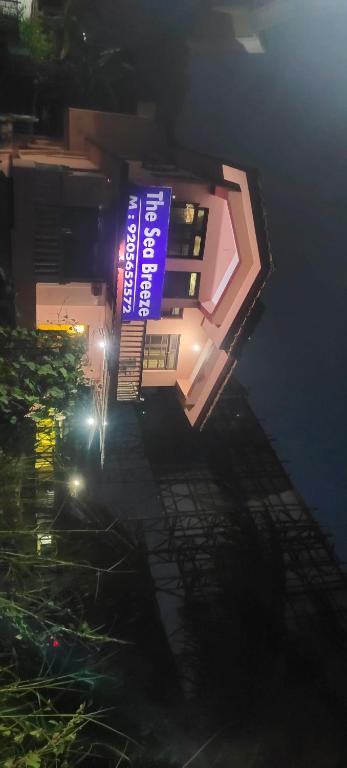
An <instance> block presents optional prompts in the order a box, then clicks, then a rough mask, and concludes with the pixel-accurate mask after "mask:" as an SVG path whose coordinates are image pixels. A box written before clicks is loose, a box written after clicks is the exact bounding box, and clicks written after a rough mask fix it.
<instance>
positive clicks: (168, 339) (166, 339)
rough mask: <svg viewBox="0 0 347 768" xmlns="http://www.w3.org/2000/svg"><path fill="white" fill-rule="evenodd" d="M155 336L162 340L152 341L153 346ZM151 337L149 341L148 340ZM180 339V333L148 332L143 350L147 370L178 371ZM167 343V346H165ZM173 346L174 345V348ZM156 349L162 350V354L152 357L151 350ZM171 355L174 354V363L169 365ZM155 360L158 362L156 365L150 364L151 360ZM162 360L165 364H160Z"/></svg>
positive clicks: (144, 365)
mask: <svg viewBox="0 0 347 768" xmlns="http://www.w3.org/2000/svg"><path fill="white" fill-rule="evenodd" d="M155 338H161V341H160V342H159V341H158V342H154V341H152V346H151V340H152V339H155ZM148 339H149V341H148ZM180 340H181V336H180V334H178V333H163V334H157V333H149V334H146V337H145V346H144V350H143V369H144V370H145V371H176V370H177V362H178V354H179V348H180ZM165 345H166V346H165ZM172 347H174V348H173V349H172ZM151 349H152V351H154V350H158V349H159V350H160V352H162V355H161V356H159V357H157V358H156V357H151V356H150V352H151ZM171 355H174V357H173V364H172V365H168V362H169V358H170V356H171ZM150 360H151V361H152V362H153V361H155V362H156V363H157V365H156V366H154V365H151V366H149V365H148V362H149V361H150ZM160 361H164V365H163V366H160V365H158V363H159V362H160Z"/></svg>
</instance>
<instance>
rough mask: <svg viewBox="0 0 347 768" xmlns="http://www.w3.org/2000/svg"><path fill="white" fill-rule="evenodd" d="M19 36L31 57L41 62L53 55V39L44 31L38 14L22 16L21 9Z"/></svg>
mask: <svg viewBox="0 0 347 768" xmlns="http://www.w3.org/2000/svg"><path fill="white" fill-rule="evenodd" d="M19 36H20V39H21V42H22V43H23V45H24V47H25V48H26V49H27V50H28V51H29V53H30V56H31V57H32V59H33V60H34V61H35V62H37V63H39V64H42V63H43V62H46V61H49V60H50V59H52V58H53V56H54V39H53V36H52V34H51V33H49V32H45V30H44V28H43V24H42V20H41V17H40V16H33V17H24V14H23V11H22V12H21V15H20V20H19Z"/></svg>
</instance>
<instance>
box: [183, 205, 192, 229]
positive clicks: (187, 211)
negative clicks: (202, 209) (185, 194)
mask: <svg viewBox="0 0 347 768" xmlns="http://www.w3.org/2000/svg"><path fill="white" fill-rule="evenodd" d="M194 213H195V208H194V205H192V203H187V204H186V207H185V208H184V211H183V218H184V221H185V223H186V224H193V221H194Z"/></svg>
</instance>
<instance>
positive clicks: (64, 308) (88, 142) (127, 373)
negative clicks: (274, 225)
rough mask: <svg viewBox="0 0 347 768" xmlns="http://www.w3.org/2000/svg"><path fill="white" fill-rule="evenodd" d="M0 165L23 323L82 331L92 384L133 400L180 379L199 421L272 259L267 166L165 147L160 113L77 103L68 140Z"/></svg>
mask: <svg viewBox="0 0 347 768" xmlns="http://www.w3.org/2000/svg"><path fill="white" fill-rule="evenodd" d="M2 164H3V168H4V169H5V168H6V172H7V174H10V175H11V177H12V183H13V200H14V218H13V229H12V268H13V278H14V283H15V292H16V309H17V317H18V322H20V323H21V324H24V325H28V326H31V327H32V326H34V325H35V324H36V325H37V326H38V327H42V328H47V327H53V326H54V327H57V326H60V327H64V326H66V325H70V326H73V327H74V328H77V329H79V331H80V332H83V333H85V335H86V336H87V337H88V357H89V364H88V365H87V367H86V375H87V376H88V378H90V379H91V380H92V381H93V382H94V383H96V384H97V385H100V384H101V385H102V383H104V385H105V386H104V389H105V387H106V384H105V381H106V380H107V382H110V386H111V389H112V392H114V396H115V397H116V399H119V400H125V401H127V400H137V399H139V398H140V394H141V388H146V387H158V386H159V387H160V386H166V387H167V386H170V387H175V388H176V389H177V393H178V397H179V400H180V402H181V404H182V407H183V409H184V412H185V414H186V416H187V418H188V420H189V422H190V423H191V424H192V425H202V424H203V423H204V421H205V419H206V417H207V415H208V413H209V411H210V409H211V407H212V406H213V403H214V401H215V399H216V397H217V395H218V392H219V391H220V389H221V387H222V386H223V383H224V382H225V381H226V379H227V378H228V376H229V375H230V373H231V371H232V370H233V367H234V365H235V362H236V356H237V348H238V344H239V343H240V341H241V338H242V330H243V327H244V325H245V322H246V320H247V318H248V316H249V315H250V313H251V311H252V308H253V306H254V304H255V302H256V300H257V298H258V295H259V293H260V291H261V289H262V287H263V284H264V282H265V280H266V277H267V275H268V273H269V270H270V266H271V259H270V254H269V249H268V242H267V238H266V229H265V222H264V215H263V208H262V204H261V199H260V194H259V187H258V180H257V174H256V173H255V172H254V171H250V170H247V169H242V168H239V167H236V166H231V165H228V164H226V163H223V162H222V161H219V160H215V159H212V158H208V157H203V156H199V155H197V154H195V153H192V152H187V151H184V150H175V151H172V150H170V151H169V150H168V148H167V146H166V143H165V139H164V137H163V136H162V134H161V132H160V130H159V128H158V126H157V125H156V123H155V121H154V120H153V118H151V117H147V116H141V115H117V114H110V113H100V112H99V113H98V112H92V111H88V110H76V109H70V110H69V114H68V117H67V122H66V136H65V141H64V142H62V143H60V144H59V143H58V144H57V143H53V142H50V141H48V140H45V139H34V140H33V141H28V142H27V143H26V144H25V143H24V145H23V141H22V142H21V143H20V144H17V145H15V146H14V147H13V148H12V149H11V151H10V152H8V153H7V155H6V150H3V152H2ZM6 164H7V165H6ZM129 194H130V200H131V199H133V200H135V198H136V201H137V202H136V205H137V204H139V208H138V209H136V216H137V215H138V216H140V218H141V216H142V219H143V220H142V219H141V220H140V218H139V219H138V220H136V223H134V220H133V216H134V212H133V213H131V211H130V208H129ZM163 195H164V197H165V200H164V198H163V199H161V200H160V202H158V205H156V204H154V202H153V201H155V199H156V196H157V199H158V200H159V198H160V196H163ZM151 197H152V202H148V200H150V198H151ZM145 201H147V203H146V205H147V204H148V205H149V206H150V210H149V213H146V214H145V210H147V209H145V207H144V202H145ZM130 204H131V203H130ZM141 206H142V207H141ZM151 206H152V207H151ZM161 206H162V207H161ZM141 211H142V213H141ZM158 212H161V215H162V218H161V220H160V228H161V229H160V230H159V229H158V226H155V223H157V225H158V222H159V219H158V221H157V220H156V217H157V213H158ZM145 215H146V217H147V218H146V219H145V218H144V216H145ZM135 218H136V217H135ZM149 224H151V226H149ZM146 225H147V226H146ZM134 232H135V233H136V234H134ZM159 232H160V234H159ZM141 238H142V239H141ZM135 239H136V249H135V246H134V244H133V243H134V240H135ZM140 240H141V242H140ZM142 241H143V242H142ZM129 254H130V255H129ZM146 259H147V263H146ZM154 262H155V265H154ZM149 264H151V265H152V266H149ZM131 269H133V272H132V275H130V271H131ZM129 270H130V271H129ZM141 270H142V271H141ZM148 275H149V277H148ZM141 276H142V279H141V280H140V277H141ZM129 281H130V282H129ZM130 283H131V286H132V287H131V290H130V288H129V285H130ZM129 293H131V294H132V297H131V301H132V309H131V314H130V316H129V315H128V314H127V310H128V307H129V301H130V299H128V298H127V297H128V294H129ZM127 302H128V305H127ZM128 318H131V319H130V322H129V321H128ZM108 386H109V384H107V387H106V389H108ZM99 389H100V387H99ZM106 389H105V391H106Z"/></svg>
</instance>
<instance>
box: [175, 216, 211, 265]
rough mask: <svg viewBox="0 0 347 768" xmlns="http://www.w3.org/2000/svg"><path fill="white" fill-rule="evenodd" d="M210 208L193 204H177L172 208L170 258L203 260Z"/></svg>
mask: <svg viewBox="0 0 347 768" xmlns="http://www.w3.org/2000/svg"><path fill="white" fill-rule="evenodd" d="M207 217H208V208H199V206H198V205H195V204H193V203H177V204H176V203H175V204H174V205H173V206H172V208H171V214H170V227H169V241H168V256H172V257H175V258H177V257H178V258H187V259H189V258H195V259H202V257H203V255H204V246H205V236H206V229H207Z"/></svg>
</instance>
